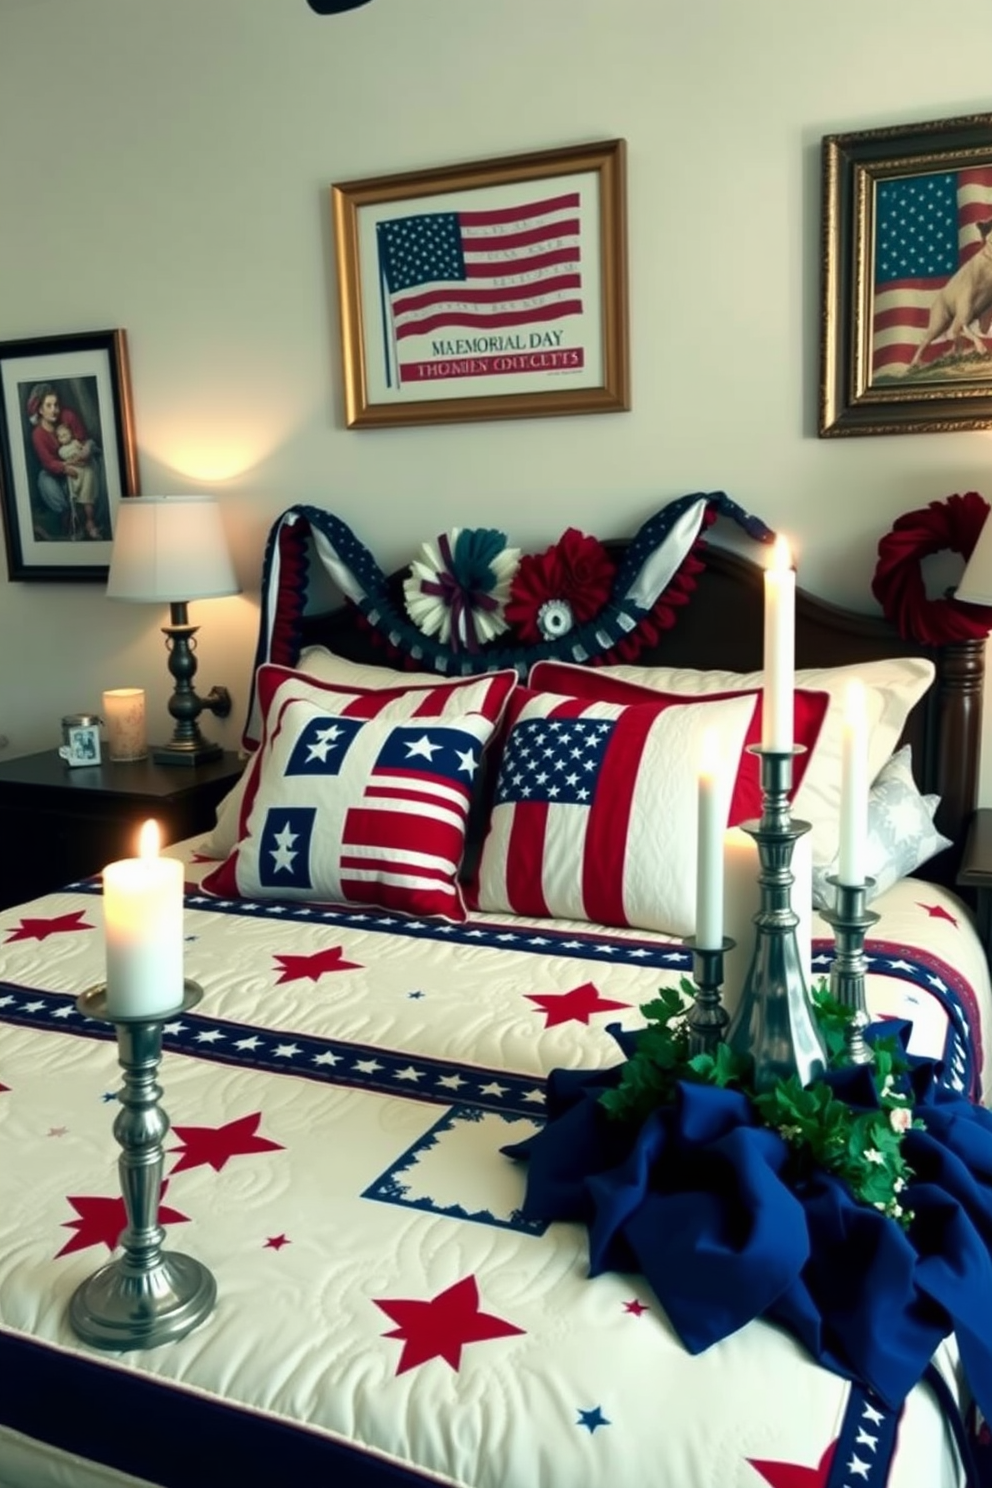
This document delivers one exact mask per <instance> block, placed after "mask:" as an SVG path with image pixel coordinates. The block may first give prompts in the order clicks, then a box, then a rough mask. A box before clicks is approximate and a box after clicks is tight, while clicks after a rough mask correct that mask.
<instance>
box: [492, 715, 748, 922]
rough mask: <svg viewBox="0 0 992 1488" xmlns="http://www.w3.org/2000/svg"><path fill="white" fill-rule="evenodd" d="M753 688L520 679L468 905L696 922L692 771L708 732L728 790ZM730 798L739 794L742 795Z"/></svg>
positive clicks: (732, 814)
mask: <svg viewBox="0 0 992 1488" xmlns="http://www.w3.org/2000/svg"><path fill="white" fill-rule="evenodd" d="M756 705H760V700H759V698H758V694H757V693H753V692H752V693H750V694H741V695H738V696H736V697H730V698H700V699H688V698H685V697H670V696H665V695H664V694H653V695H652V700H651V701H650V702H642V703H635V704H631V705H629V706H625V705H623V704H620V703H611V702H601V701H593V700H590V699H587V698H575V697H565V696H563V695H561V694H558V693H551V692H535V691H533V690H531V689H529V688H523V687H521V688H518V689H517V691H516V692H515V694H514V696H513V697H512V698H511V700H510V703H509V706H508V709H507V720H506V725H505V745H504V748H503V755H502V760H501V763H500V768H499V775H498V777H497V781H496V791H495V798H494V803H493V808H492V814H491V818H490V824H489V830H488V833H487V835H486V838H485V841H484V843H483V847H482V857H481V861H480V864H479V871H478V876H477V878H476V880H475V881H474V882H473V884H472V886H471V888H470V889H469V890H468V891H467V896H468V898H469V902H470V903H472V904H473V906H474V907H477V908H479V909H484V910H494V911H496V912H497V913H499V912H505V911H507V910H509V911H510V912H511V913H513V914H520V915H528V916H538V917H541V916H545V917H547V916H551V917H554V918H562V919H572V920H590V921H594V922H596V923H598V924H601V925H623V926H628V925H629V926H636V927H639V928H641V929H645V930H661V931H666V932H668V933H670V934H673V935H687V934H691V932H692V931H693V929H694V926H695V898H696V835H697V823H696V817H697V799H698V775H699V768H700V762H701V759H702V742H703V735H704V733H705V732H706V731H707V730H708V729H713V730H714V731H715V733H716V735H717V742H718V747H719V754H720V757H721V759H722V760H723V761H724V762H725V769H726V776H727V788H726V800H727V809H728V821H729V824H730V825H731V826H734V825H736V824H737V823H738V822H739V821H742V820H743V819H744V816H743V813H742V812H741V810H740V805H739V803H738V806H737V809H736V810H735V807H734V805H733V804H732V801H731V797H732V795H734V794H735V793H734V792H733V790H732V787H733V784H734V781H735V779H736V776H737V772H738V767H739V763H740V756H741V751H742V749H743V747H744V743H745V741H746V739H747V737H748V731H749V729H750V728H751V725H752V720H753V717H754V712H755V707H756ZM735 799H736V798H735Z"/></svg>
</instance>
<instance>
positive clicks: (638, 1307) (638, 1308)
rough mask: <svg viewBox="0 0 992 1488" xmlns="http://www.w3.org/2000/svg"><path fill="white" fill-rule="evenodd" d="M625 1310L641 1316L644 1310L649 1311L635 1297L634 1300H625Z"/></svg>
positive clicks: (635, 1315)
mask: <svg viewBox="0 0 992 1488" xmlns="http://www.w3.org/2000/svg"><path fill="white" fill-rule="evenodd" d="M623 1310H624V1312H629V1313H631V1314H632V1315H633V1316H634V1317H640V1315H641V1313H642V1312H647V1311H648V1310H649V1309H648V1308H647V1307H645V1305H644V1303H643V1302H639V1301H638V1300H637V1298H636V1297H635V1298H634V1300H633V1302H625V1303H624V1304H623Z"/></svg>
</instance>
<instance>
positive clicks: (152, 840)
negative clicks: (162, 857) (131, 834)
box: [138, 821, 159, 858]
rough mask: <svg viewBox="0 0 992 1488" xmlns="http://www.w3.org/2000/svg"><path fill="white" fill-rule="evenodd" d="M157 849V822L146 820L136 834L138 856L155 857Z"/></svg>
mask: <svg viewBox="0 0 992 1488" xmlns="http://www.w3.org/2000/svg"><path fill="white" fill-rule="evenodd" d="M158 849H159V831H158V822H154V821H146V822H145V824H144V826H143V827H142V828H141V832H140V834H139V836H138V856H139V857H141V858H157V857H158Z"/></svg>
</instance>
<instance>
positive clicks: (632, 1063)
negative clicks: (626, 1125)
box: [600, 977, 923, 1229]
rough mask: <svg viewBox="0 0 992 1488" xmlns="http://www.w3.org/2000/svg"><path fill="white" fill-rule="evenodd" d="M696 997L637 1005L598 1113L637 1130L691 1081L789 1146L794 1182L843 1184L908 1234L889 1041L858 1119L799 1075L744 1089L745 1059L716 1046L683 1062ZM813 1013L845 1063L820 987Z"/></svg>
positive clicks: (899, 1075)
mask: <svg viewBox="0 0 992 1488" xmlns="http://www.w3.org/2000/svg"><path fill="white" fill-rule="evenodd" d="M694 991H695V989H694V987H693V984H692V982H690V981H689V980H688V978H686V977H683V978H682V980H681V983H680V986H679V988H674V987H663V988H661V990H660V991H659V994H658V996H657V997H656V998H655V999H654V1000H653V1001H652V1002H648V1003H645V1004H644V1005H643V1006H642V1007H641V1012H642V1013H643V1014H644V1017H645V1018H646V1019H647V1027H646V1028H644V1029H641V1030H640V1031H639V1032H638V1034H637V1043H636V1048H635V1050H634V1053H633V1054H632V1055H631V1056H630V1058H629V1059H628V1060H627V1061H626V1063H625V1064H624V1066H623V1069H622V1073H621V1076H620V1083H619V1084H618V1085H617V1086H616V1087H614V1088H613V1089H612V1090H606V1091H604V1092H603V1094H602V1095H601V1096H600V1102H601V1103H602V1105H603V1106H604V1107H605V1109H606V1111H607V1113H608V1114H609V1115H610V1116H611V1117H613V1118H615V1119H617V1120H624V1121H636V1122H638V1123H640V1122H641V1121H643V1120H644V1119H645V1118H646V1117H647V1116H648V1115H650V1113H651V1112H652V1111H653V1110H654V1109H655V1107H657V1106H659V1105H664V1104H667V1103H668V1102H670V1101H671V1100H672V1098H673V1096H674V1093H675V1087H676V1085H677V1084H678V1083H679V1082H680V1081H684V1080H688V1081H695V1082H697V1083H699V1084H704V1085H718V1086H720V1087H721V1088H729V1089H733V1090H740V1091H742V1092H743V1093H744V1094H745V1095H746V1096H747V1097H748V1099H749V1100H750V1101H751V1104H752V1105H753V1106H754V1109H755V1110H756V1112H757V1113H758V1117H759V1119H760V1121H761V1123H762V1125H764V1126H768V1127H771V1128H772V1129H773V1130H774V1131H777V1132H778V1133H779V1135H780V1136H781V1137H782V1138H783V1139H784V1140H785V1141H786V1142H787V1143H788V1145H789V1147H790V1149H791V1151H792V1154H793V1158H794V1162H795V1166H796V1170H797V1174H798V1175H799V1176H801V1175H802V1174H803V1173H804V1172H809V1171H811V1170H812V1169H813V1168H815V1167H819V1168H825V1169H826V1170H827V1171H828V1172H830V1173H833V1174H835V1175H836V1176H837V1177H838V1178H840V1179H842V1180H843V1181H844V1182H845V1183H846V1184H847V1186H848V1188H849V1189H850V1190H851V1193H852V1194H853V1195H854V1197H855V1198H856V1199H858V1200H859V1201H860V1202H861V1203H862V1204H870V1205H872V1206H873V1207H874V1208H876V1209H880V1210H881V1211H882V1212H883V1213H884V1214H887V1215H889V1217H890V1218H891V1219H894V1220H896V1221H898V1223H899V1224H901V1225H902V1226H903V1227H904V1228H905V1229H908V1228H909V1226H910V1224H911V1223H912V1221H913V1211H912V1210H911V1209H908V1208H907V1207H906V1206H905V1205H904V1204H903V1203H902V1201H901V1198H900V1195H901V1194H902V1193H903V1191H904V1189H905V1187H906V1185H907V1183H908V1182H909V1180H910V1178H911V1177H912V1176H913V1171H912V1169H911V1168H910V1166H909V1164H908V1163H907V1162H906V1159H905V1157H904V1156H903V1152H902V1141H903V1136H904V1135H905V1133H906V1131H908V1130H909V1128H910V1127H912V1126H917V1127H922V1125H923V1123H922V1122H921V1121H919V1120H917V1119H914V1117H913V1098H912V1093H911V1090H910V1088H909V1083H908V1081H907V1080H906V1078H905V1077H906V1074H907V1072H908V1070H909V1065H908V1063H907V1061H906V1059H905V1057H904V1055H903V1051H902V1048H901V1046H900V1045H899V1043H898V1041H897V1040H896V1039H895V1038H876V1039H874V1040H873V1041H872V1051H873V1053H874V1056H875V1060H874V1064H873V1065H871V1066H870V1071H871V1076H872V1079H873V1081H874V1085H875V1092H876V1094H877V1096H878V1103H879V1109H878V1110H875V1111H861V1110H856V1109H854V1108H852V1107H851V1106H849V1105H848V1104H847V1102H846V1101H843V1100H840V1099H839V1098H838V1097H837V1095H836V1094H835V1092H834V1091H833V1090H832V1089H831V1087H830V1085H829V1084H828V1083H827V1082H826V1081H825V1080H813V1081H812V1082H811V1083H810V1084H809V1085H805V1086H804V1085H802V1084H801V1083H800V1081H799V1078H798V1076H796V1075H790V1077H789V1078H788V1079H787V1080H776V1081H775V1083H774V1084H773V1085H772V1086H770V1087H769V1089H767V1090H763V1091H760V1092H759V1091H756V1090H755V1089H754V1086H753V1061H752V1059H751V1057H750V1055H740V1054H735V1053H734V1051H733V1050H732V1049H731V1048H730V1047H729V1046H728V1045H727V1044H718V1045H717V1048H716V1053H715V1054H696V1055H694V1056H693V1057H692V1058H690V1056H689V1026H688V1023H687V1021H686V1013H687V1012H688V1010H689V1007H690V1006H691V1003H692V998H693V993H694ZM811 995H812V1002H813V1009H814V1012H815V1014H816V1018H817V1022H818V1023H819V1026H820V1032H821V1034H822V1035H823V1041H824V1044H825V1047H826V1052H827V1062H828V1064H829V1066H830V1067H831V1068H833V1069H838V1068H841V1067H842V1066H843V1065H844V1064H845V1062H846V1057H847V1056H846V1043H845V1032H846V1029H847V1025H848V1023H849V1022H850V1020H851V1017H852V1014H851V1012H850V1010H849V1009H847V1008H845V1007H842V1006H841V1004H840V1003H839V1002H838V1001H837V1000H836V998H834V997H832V996H831V995H830V992H829V991H828V989H827V983H826V981H825V980H824V979H821V981H820V983H819V984H818V986H817V987H815V988H814V989H813V991H812V994H811Z"/></svg>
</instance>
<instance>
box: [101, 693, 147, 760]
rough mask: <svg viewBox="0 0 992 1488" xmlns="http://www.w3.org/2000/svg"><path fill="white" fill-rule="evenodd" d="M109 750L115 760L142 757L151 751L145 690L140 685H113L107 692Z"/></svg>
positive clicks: (105, 716)
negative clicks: (146, 732) (147, 729)
mask: <svg viewBox="0 0 992 1488" xmlns="http://www.w3.org/2000/svg"><path fill="white" fill-rule="evenodd" d="M103 722H104V726H105V727H106V730H107V753H108V755H109V756H110V758H111V759H112V760H121V761H123V760H139V759H144V758H145V757H146V755H147V754H148V741H147V739H146V737H145V694H144V692H143V691H142V689H141V688H140V687H113V688H111V689H110V690H109V691H108V692H105V693H104V694H103Z"/></svg>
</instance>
